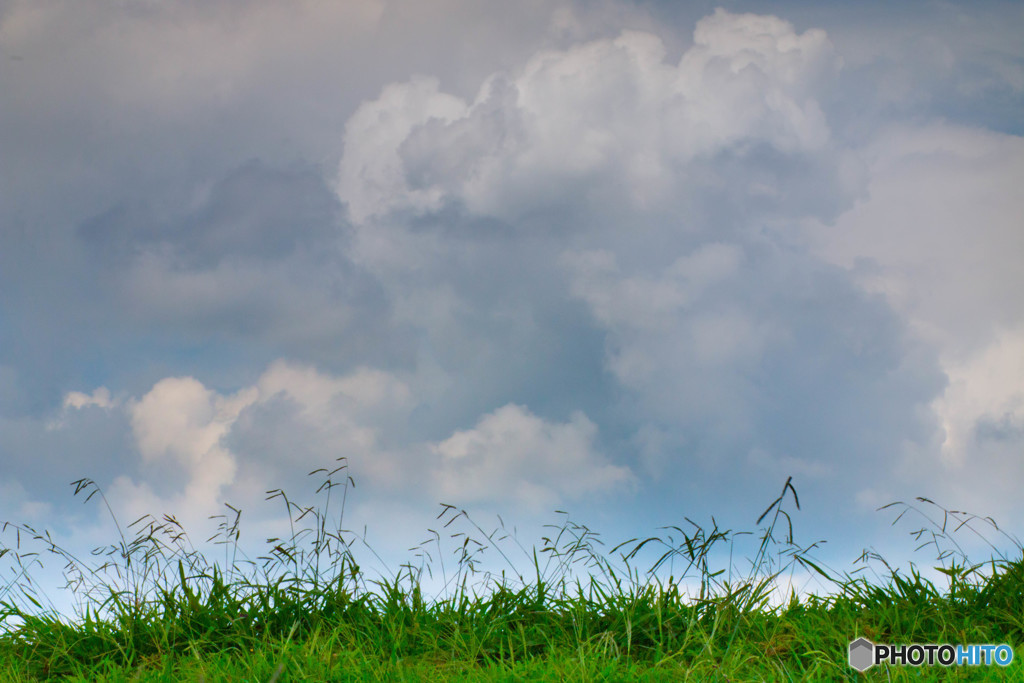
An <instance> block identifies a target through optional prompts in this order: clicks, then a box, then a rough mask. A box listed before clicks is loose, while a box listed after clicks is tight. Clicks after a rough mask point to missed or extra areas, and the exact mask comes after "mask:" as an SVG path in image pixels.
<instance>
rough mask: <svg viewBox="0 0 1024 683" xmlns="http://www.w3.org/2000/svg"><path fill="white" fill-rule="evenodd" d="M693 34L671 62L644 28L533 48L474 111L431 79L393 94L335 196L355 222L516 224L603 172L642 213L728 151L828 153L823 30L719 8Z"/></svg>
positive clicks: (374, 115) (370, 108)
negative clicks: (821, 95)
mask: <svg viewBox="0 0 1024 683" xmlns="http://www.w3.org/2000/svg"><path fill="white" fill-rule="evenodd" d="M694 37H695V44H694V46H693V47H692V48H691V49H689V50H688V51H687V52H686V53H685V54H684V55H683V57H682V59H681V61H680V62H679V64H678V65H671V64H669V63H667V62H666V61H665V48H664V46H663V45H662V43H661V41H660V39H659V38H657V37H656V36H654V35H652V34H649V33H643V32H637V31H626V32H624V33H622V34H621V35H620V36H619V37H617V38H614V39H605V40H597V41H593V42H589V43H584V44H580V45H576V46H574V47H572V48H570V49H568V50H564V51H542V52H539V53H537V54H535V55H534V56H533V57H532V58H531V59H530V60H529V61H527V62H526V63H525V64H524V65H523V66H522V67H520V68H518V69H516V70H515V71H513V72H511V73H496V74H494V75H492V76H491V77H490V78H488V79H487V80H486V82H485V83H484V84H483V86H481V88H480V90H479V92H478V93H477V95H476V97H475V99H474V100H473V101H472V102H467V101H463V100H461V99H459V98H455V97H453V96H451V95H447V94H444V93H441V92H439V90H438V85H437V82H436V81H433V80H424V79H417V80H413V81H410V82H408V83H404V84H393V85H390V86H388V87H387V88H385V89H384V92H383V93H382V95H381V97H380V98H378V99H377V100H375V101H373V102H369V103H366V104H364V105H363V106H361V107H360V109H359V110H358V111H357V112H356V114H355V115H354V116H353V117H352V118H351V119H350V120H349V123H348V125H347V127H346V131H345V154H344V156H343V158H342V161H341V164H340V170H339V183H338V192H339V196H340V197H341V198H342V199H343V200H344V201H346V202H347V203H348V205H349V207H350V212H351V215H352V217H353V218H354V220H355V221H356V222H365V221H367V220H369V219H370V218H372V217H374V216H379V217H382V216H385V215H387V214H388V213H390V212H394V211H403V210H404V211H409V210H412V211H416V212H424V211H431V210H436V209H437V208H439V207H440V206H441V205H442V204H443V203H444V202H450V201H455V202H459V203H461V204H462V205H464V206H465V207H467V208H468V209H469V210H470V211H472V212H475V213H478V214H486V215H493V216H497V217H500V218H506V219H515V218H517V217H522V216H524V215H527V214H529V213H530V212H532V211H536V210H537V209H539V208H543V207H545V206H548V205H551V204H557V203H559V202H560V201H563V200H564V196H565V195H566V194H569V195H573V194H578V193H579V192H580V191H583V192H585V191H586V188H587V187H590V186H593V184H594V183H595V182H598V181H599V180H600V178H601V177H602V176H604V175H608V174H611V175H613V176H614V177H615V179H616V180H615V182H612V183H609V185H608V188H607V189H608V190H614V189H615V188H617V187H619V186H622V187H625V188H626V194H625V197H623V199H624V200H625V201H628V202H631V203H633V204H635V205H636V206H640V207H643V206H647V205H649V204H651V203H652V202H655V203H656V202H658V201H659V200H662V199H664V198H665V197H666V196H670V195H671V191H672V190H673V188H674V186H675V184H676V183H679V182H685V180H686V176H685V173H683V174H680V168H679V167H680V165H683V164H686V163H687V162H689V161H691V160H693V159H695V158H698V157H708V156H710V155H713V154H715V153H716V152H717V151H720V150H722V149H725V148H727V147H729V146H732V145H737V144H741V143H743V142H745V141H753V142H757V143H762V144H768V145H771V146H772V147H774V148H776V149H778V150H779V151H781V152H782V153H784V154H791V153H814V152H817V151H821V150H823V149H825V148H826V147H827V145H828V144H829V138H830V134H829V130H828V126H827V124H826V121H825V118H824V115H823V114H822V112H821V109H820V107H819V106H818V104H817V102H816V100H815V98H814V92H815V86H816V84H817V83H818V82H819V81H820V80H821V79H822V78H823V77H824V76H825V75H828V74H831V73H833V72H834V71H835V69H837V68H838V64H839V62H838V60H837V58H836V57H835V56H834V55H833V53H832V48H831V45H830V43H829V41H828V38H827V36H826V35H825V34H824V32H822V31H818V30H814V31H808V32H805V33H803V34H797V33H796V32H795V30H794V29H793V27H792V25H790V24H788V23H787V22H784V21H782V20H779V19H776V18H774V17H757V16H753V15H734V14H730V13H728V12H724V11H721V10H720V11H718V12H716V13H715V14H714V15H712V16H710V17H707V18H705V19H703V20H701V21H700V22H699V23H698V25H697V30H696V32H695V34H694ZM570 188H571V191H569V192H568V193H567V190H570ZM581 188H582V189H581ZM615 191H618V190H615ZM592 198H593V199H596V198H597V195H593V196H592Z"/></svg>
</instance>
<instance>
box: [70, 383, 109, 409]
mask: <svg viewBox="0 0 1024 683" xmlns="http://www.w3.org/2000/svg"><path fill="white" fill-rule="evenodd" d="M86 406H97V407H99V408H111V407H113V406H114V402H113V401H112V400H111V399H110V390H109V389H107V388H106V387H100V388H98V389H96V390H95V391H93V392H92V394H91V395H90V394H83V393H82V392H80V391H69V392H68V393H67V395H65V396H64V408H75V409H76V410H80V409H82V408H84V407H86Z"/></svg>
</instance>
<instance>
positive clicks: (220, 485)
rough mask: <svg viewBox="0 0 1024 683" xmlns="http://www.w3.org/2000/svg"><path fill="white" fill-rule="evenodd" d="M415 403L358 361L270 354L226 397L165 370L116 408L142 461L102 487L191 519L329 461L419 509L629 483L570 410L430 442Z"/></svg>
mask: <svg viewBox="0 0 1024 683" xmlns="http://www.w3.org/2000/svg"><path fill="white" fill-rule="evenodd" d="M69 400H76V399H75V398H73V397H72V398H69ZM421 400H422V397H417V396H415V395H414V394H413V393H412V391H411V387H410V385H409V384H407V383H406V382H405V381H403V380H401V379H399V378H398V377H396V376H395V375H393V374H390V373H386V372H382V371H377V370H370V369H365V368H364V369H359V370H356V371H353V372H351V373H349V374H347V375H343V376H334V375H330V374H326V373H322V372H320V371H317V370H316V369H314V368H313V367H311V366H307V365H300V364H295V363H289V362H285V361H276V362H274V363H272V364H271V365H270V366H269V367H268V368H266V370H265V371H264V372H263V373H262V375H261V376H260V377H259V379H258V380H257V381H256V382H255V383H254V384H253V385H251V386H247V387H243V388H242V389H240V390H239V391H237V392H235V393H233V394H227V395H225V394H220V393H218V392H216V391H214V390H212V389H209V388H207V387H206V386H204V385H203V384H202V383H201V382H200V381H198V380H197V379H195V378H191V377H168V378H165V379H162V380H160V381H159V382H157V383H156V384H155V385H154V386H153V387H152V389H150V390H149V391H148V392H147V393H146V394H145V395H143V396H142V397H141V398H140V399H138V400H132V401H129V402H128V403H127V404H126V406H125V408H124V409H125V411H126V412H127V413H128V415H129V416H130V420H131V435H132V440H133V443H134V447H135V450H136V452H137V453H138V455H139V457H140V458H141V464H140V468H139V470H138V474H136V475H131V476H130V475H120V476H117V477H116V478H115V479H114V481H113V484H112V485H111V488H110V491H109V492H108V496H109V498H110V499H111V500H112V501H115V504H116V505H118V506H120V508H121V509H123V510H125V511H126V513H125V514H127V515H128V516H131V517H132V518H133V519H134V518H136V517H138V516H141V515H143V514H145V513H147V512H148V513H154V512H158V511H167V512H172V513H173V514H176V515H178V516H179V519H180V520H181V521H182V522H183V523H188V524H191V525H193V526H201V525H202V524H204V520H205V519H206V518H207V517H208V516H210V515H212V514H215V513H216V512H217V511H218V510H219V508H220V506H221V505H222V504H223V502H225V501H228V502H232V504H234V505H236V506H240V505H245V506H247V507H253V506H254V504H256V503H258V500H259V498H260V497H262V496H261V494H262V493H263V491H264V489H265V488H266V486H267V484H266V483H267V482H273V483H274V487H280V488H284V489H285V490H288V491H296V490H301V489H304V488H305V486H304V485H305V484H306V482H305V480H306V478H307V477H306V473H307V472H309V471H312V470H314V469H317V468H320V467H324V466H328V465H331V464H332V463H333V462H334V461H335V460H336V459H337V458H339V457H343V458H344V460H345V462H346V465H347V467H348V472H349V473H350V474H351V475H352V476H353V477H354V478H355V480H356V481H358V482H359V485H360V488H361V489H363V490H366V491H369V492H370V493H369V494H368V495H371V496H372V497H374V499H375V500H381V499H384V500H387V499H392V498H393V499H396V500H397V499H406V500H408V499H409V497H410V496H411V497H413V498H415V499H417V500H420V501H421V502H422V503H423V504H424V505H425V506H427V507H429V506H431V505H432V504H434V503H436V502H437V501H438V500H440V499H442V498H443V499H444V500H446V501H450V502H453V503H455V504H470V503H483V502H490V503H495V504H511V505H514V506H517V507H522V508H523V509H525V510H529V511H532V512H541V511H548V509H547V508H549V507H550V506H554V505H558V504H560V503H562V502H564V501H571V500H580V499H581V498H582V497H583V496H585V495H592V494H605V493H610V492H614V491H621V490H629V489H630V488H631V487H632V486H633V485H634V484H635V479H634V477H633V475H632V473H631V472H630V470H629V468H627V467H624V466H619V465H614V464H612V463H611V462H609V460H608V459H607V458H606V457H604V456H603V455H602V454H601V453H600V452H599V450H598V448H597V446H596V444H595V440H596V436H597V426H596V425H595V424H594V423H593V422H592V421H590V420H589V419H588V418H587V417H586V416H585V415H584V414H583V413H582V412H575V413H574V414H573V415H571V416H570V418H569V420H568V421H567V422H564V423H560V422H555V421H549V420H545V419H543V418H540V417H538V416H536V415H534V414H533V413H531V412H530V411H529V410H528V409H527V408H525V407H523V406H518V405H514V404H509V405H506V406H504V407H502V408H499V409H498V410H496V411H494V412H493V413H489V414H487V415H484V416H482V417H481V418H480V419H479V420H478V422H477V424H476V426H475V427H473V428H472V429H470V430H465V431H458V430H457V431H455V432H453V433H451V434H450V435H449V436H448V437H447V438H445V439H442V440H439V441H434V442H429V441H424V440H421V439H417V438H416V434H414V433H409V432H408V430H405V431H404V432H403V430H402V427H401V424H402V423H403V422H405V421H406V420H407V419H408V416H409V414H410V412H411V411H412V410H413V409H415V408H416V407H417V405H418V403H419V402H420V401H421ZM188 524H186V526H188Z"/></svg>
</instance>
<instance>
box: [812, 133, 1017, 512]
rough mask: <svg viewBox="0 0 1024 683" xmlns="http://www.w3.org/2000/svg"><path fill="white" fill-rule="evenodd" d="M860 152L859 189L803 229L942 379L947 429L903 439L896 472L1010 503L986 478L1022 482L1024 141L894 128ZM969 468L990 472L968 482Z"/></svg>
mask: <svg viewBox="0 0 1024 683" xmlns="http://www.w3.org/2000/svg"><path fill="white" fill-rule="evenodd" d="M864 156H865V158H867V159H868V161H869V173H870V176H869V177H870V184H869V193H868V195H867V197H866V198H865V199H864V200H863V201H861V202H859V203H858V204H857V205H856V206H855V207H854V208H852V209H851V210H850V211H848V212H847V213H845V214H844V215H842V216H841V217H840V218H839V219H838V220H837V221H836V224H835V225H834V226H831V227H826V226H820V225H811V226H810V227H809V231H808V236H809V238H810V240H811V242H812V243H813V244H815V246H816V249H817V251H818V253H819V254H821V255H822V256H823V257H824V258H826V259H828V260H830V261H832V262H834V263H836V264H838V265H841V266H843V267H846V268H849V269H850V271H851V273H852V274H853V276H854V277H855V278H857V280H858V281H859V282H860V284H861V285H862V286H863V287H864V288H866V289H867V290H868V291H872V292H877V293H879V294H881V295H883V296H884V297H885V299H886V301H887V302H888V303H889V304H890V305H891V306H892V307H893V308H894V309H895V310H897V311H899V312H900V314H901V315H902V316H904V317H905V318H906V319H907V320H908V322H909V324H910V325H911V327H912V329H914V330H915V332H916V333H917V335H918V336H919V337H920V338H921V339H924V340H926V341H927V342H928V343H929V344H931V345H933V347H934V348H935V349H936V350H937V352H938V356H939V361H940V363H941V367H942V370H943V371H944V372H945V374H946V376H947V377H948V379H949V382H948V385H947V386H946V388H945V390H944V392H943V393H942V394H941V395H940V396H938V397H937V398H936V399H935V400H934V401H933V402H932V404H931V409H932V411H933V413H934V415H935V418H936V419H937V420H938V422H939V425H940V427H941V429H942V430H943V432H944V438H943V439H940V440H939V444H940V445H939V446H938V447H936V448H934V449H931V450H928V451H927V452H921V451H920V450H919V449H914V448H909V449H907V452H906V461H907V462H906V464H905V467H906V468H907V471H906V474H908V475H909V476H920V473H922V472H927V473H929V477H928V480H929V481H930V482H931V484H930V485H933V486H937V487H940V488H942V489H944V490H945V489H949V490H948V491H947V495H948V497H949V499H950V500H956V501H963V502H957V503H956V505H970V504H971V503H972V502H973V503H976V505H975V508H976V509H978V510H981V509H982V508H986V507H988V508H993V507H999V508H1000V509H1002V510H1007V509H1008V508H1006V507H1005V506H1006V505H1008V502H1009V500H1010V498H1011V497H1012V494H1010V493H1009V492H1008V491H1007V492H1006V493H1005V495H1003V494H998V495H996V494H994V488H993V487H994V484H995V483H996V482H1000V483H1001V482H1006V481H1017V480H1019V476H1020V471H1021V470H1020V467H1021V463H1022V460H1021V449H1022V448H1024V430H1022V429H1021V428H1020V425H1022V424H1024V394H1022V391H1021V387H1022V386H1024V361H1022V359H1024V354H1022V352H1021V349H1024V332H1022V330H1024V299H1022V298H1021V297H1020V292H1021V291H1022V290H1024V270H1022V269H1021V267H1020V260H1021V258H1020V257H1021V254H1024V230H1021V218H1020V217H1021V216H1022V215H1024V196H1022V195H1021V193H1020V191H1019V184H1020V183H1019V180H1018V179H1019V178H1022V177H1024V138H1021V137H1018V136H1012V135H1005V134H1000V133H994V132H990V131H983V130H978V129H971V128H966V127H963V126H954V125H950V124H941V123H936V124H930V125H925V126H918V127H911V126H908V125H901V126H896V127H893V128H890V129H887V130H884V131H882V132H881V133H880V134H879V135H878V137H877V139H876V140H875V141H874V142H873V143H872V144H871V145H869V146H868V147H867V149H866V150H865V151H864ZM999 425H1002V426H999ZM986 434H988V435H989V436H988V437H986V436H985V435H986ZM997 434H998V436H996V435H997ZM980 472H986V473H988V474H986V475H985V476H986V477H990V479H986V481H985V482H981V481H973V479H974V478H973V477H972V476H970V474H969V473H980ZM915 473H916V474H915ZM978 476H980V475H978ZM951 482H955V484H954V483H951ZM995 488H998V487H995ZM986 491H987V493H984V492H986Z"/></svg>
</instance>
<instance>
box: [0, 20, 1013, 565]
mask: <svg viewBox="0 0 1024 683" xmlns="http://www.w3.org/2000/svg"><path fill="white" fill-rule="evenodd" d="M769 10H770V12H771V14H763V13H764V12H768V11H769ZM751 12H753V13H751ZM1022 29H1024V7H1022V6H1021V5H1020V4H1018V3H983V2H971V3H953V2H941V3H940V2H908V3H900V4H899V5H898V6H894V5H892V4H891V3H856V4H854V3H811V2H780V3H772V4H771V5H765V4H763V3H742V2H736V3H728V2H726V3H722V4H721V5H720V6H719V5H716V4H713V3H658V2H627V1H625V0H623V1H615V0H606V1H602V2H571V1H569V0H551V1H549V0H530V1H528V2H520V3H501V2H469V1H467V0H436V1H431V2H411V1H408V2H406V1H401V0H399V1H391V0H367V1H366V2H352V3H318V2H296V3H276V2H263V1H259V2H251V3H235V2H227V1H224V2H221V1H219V0H215V1H212V2H209V1H207V2H201V3H200V2H183V3H87V2H86V3H76V4H75V5H74V6H71V5H68V4H66V3H58V2H50V1H48V0H44V1H38V0H36V1H32V2H29V1H6V2H0V93H2V94H0V150H2V152H0V157H2V159H3V160H2V162H0V468H2V469H0V519H3V520H9V521H17V522H25V523H29V524H32V525H34V526H38V527H48V528H51V529H53V530H54V532H55V534H56V535H57V536H58V537H59V538H61V539H64V540H65V541H66V542H67V543H69V544H73V543H79V544H81V543H90V542H92V543H104V542H109V541H110V540H111V538H110V531H111V529H110V527H109V525H108V524H107V523H106V521H105V517H104V516H103V514H101V510H99V509H98V508H96V507H93V506H82V504H81V501H80V500H76V499H73V498H72V497H71V495H70V489H69V488H68V486H67V483H68V482H70V481H71V480H74V479H78V478H80V477H90V478H92V479H94V480H96V481H97V482H98V483H99V484H100V485H101V486H102V487H103V489H104V491H105V492H106V494H107V496H108V498H109V500H110V502H111V504H112V506H113V507H114V508H115V510H116V511H117V512H118V513H119V516H120V517H121V518H122V519H125V520H127V519H135V518H136V517H138V516H140V515H141V514H144V513H153V514H157V515H159V514H163V513H171V514H175V515H177V516H178V517H179V519H182V520H183V521H184V522H186V524H187V525H188V526H190V528H196V529H205V528H207V527H208V526H209V522H208V520H207V517H208V516H210V515H215V514H218V513H220V512H222V511H223V510H224V507H223V505H224V503H226V502H227V503H231V504H233V505H234V506H236V507H240V508H242V509H244V510H246V517H245V524H248V525H251V526H250V527H249V528H250V529H252V531H251V537H253V538H258V537H261V536H264V535H266V536H269V535H273V534H272V530H274V529H279V528H280V523H281V519H280V518H279V517H278V516H277V513H278V512H279V510H274V509H271V506H268V505H266V504H264V503H263V498H264V492H265V491H266V490H267V489H271V488H275V487H278V486H281V487H284V488H286V489H287V490H293V491H298V492H303V491H305V492H307V493H308V489H309V482H308V481H307V478H306V476H305V474H306V472H308V471H310V470H313V469H315V468H317V467H322V466H325V465H329V464H330V463H331V462H332V461H333V460H334V458H336V457H339V456H345V457H347V458H348V463H349V466H350V471H351V474H352V475H353V476H354V478H355V480H356V482H357V487H358V488H357V493H356V495H355V497H354V498H353V499H352V501H351V507H350V509H349V512H348V514H349V518H348V519H349V523H350V524H351V526H352V527H353V528H359V527H362V526H363V525H364V524H365V525H367V526H368V527H369V530H370V535H371V538H372V539H373V540H374V543H375V546H376V547H378V548H379V549H380V552H381V553H382V555H383V556H386V557H388V558H398V557H402V555H403V553H404V552H405V549H407V548H408V547H410V546H411V545H412V544H414V543H415V542H417V541H419V540H422V537H423V535H424V530H425V529H426V528H428V526H430V524H431V523H432V520H433V517H434V515H435V514H436V512H437V511H438V507H437V505H438V503H442V502H443V503H450V504H453V505H457V506H460V507H465V508H467V509H469V510H471V511H472V512H474V514H476V515H478V516H479V517H480V518H481V519H492V518H494V516H495V515H498V514H500V515H502V516H503V518H504V519H511V520H518V521H519V522H520V523H521V524H522V525H523V526H524V528H525V527H529V526H530V525H532V524H539V523H543V522H546V521H551V519H552V514H553V511H554V510H556V509H564V510H569V511H571V512H572V514H573V515H574V517H575V518H578V519H580V520H582V521H586V522H587V523H588V524H590V525H591V526H593V527H594V528H596V529H597V530H599V531H602V532H603V533H604V534H605V535H606V536H607V537H608V539H609V540H611V541H613V542H614V541H616V540H622V539H625V538H628V537H631V536H636V535H644V534H648V533H651V532H653V531H654V530H655V529H656V528H657V527H659V526H663V525H668V524H678V523H681V520H682V518H683V516H688V517H690V518H691V519H700V520H709V519H710V517H711V516H712V515H714V516H715V518H716V519H717V520H722V521H723V523H724V524H725V525H727V526H731V527H733V528H737V529H750V528H753V522H754V520H755V519H756V517H757V515H758V514H759V513H760V512H761V511H762V509H763V508H764V507H765V505H766V504H767V503H768V502H770V501H771V500H772V498H774V496H775V495H777V492H778V490H779V489H780V487H781V486H782V483H783V482H784V481H785V480H786V478H787V477H789V476H792V477H793V481H794V484H795V485H796V487H797V490H798V492H799V493H800V495H801V502H802V503H803V510H802V512H801V513H799V514H798V515H797V516H796V517H795V518H794V521H795V522H796V524H797V526H796V531H797V533H798V536H799V537H800V539H801V540H804V541H806V542H810V541H813V540H817V539H826V540H828V545H827V551H826V555H827V557H828V559H829V561H830V562H832V564H833V565H835V566H837V567H840V568H846V567H848V566H849V563H850V562H852V561H853V560H854V559H855V558H856V557H857V556H858V555H859V554H860V552H861V550H862V549H863V548H865V547H867V546H874V547H877V548H880V549H888V550H890V551H892V552H899V549H904V550H906V549H907V548H908V547H909V546H911V545H912V543H911V542H910V541H909V540H907V539H906V538H905V531H906V530H903V529H895V530H894V529H891V528H890V526H889V524H890V522H891V521H892V515H887V513H879V512H877V511H876V508H878V507H879V506H881V505H884V504H886V503H888V502H891V501H895V500H906V501H909V500H912V499H913V498H914V497H915V496H927V497H929V498H932V499H934V500H936V501H937V502H940V503H942V504H944V505H945V506H946V507H948V508H955V509H967V510H970V511H973V512H977V513H980V514H983V515H992V516H993V517H994V518H995V519H997V520H998V521H1001V522H1002V523H1003V524H1005V525H1006V526H1007V528H1009V529H1010V530H1013V531H1017V532H1018V533H1019V531H1020V530H1019V529H1017V528H1015V527H1014V526H1013V523H1014V520H1019V519H1021V513H1022V512H1024V509H1022V506H1021V503H1020V496H1019V490H1020V486H1021V484H1024V303H1022V301H1024V299H1022V298H1021V296H1020V294H1019V292H1020V290H1021V286H1022V285H1024V275H1022V273H1024V270H1022V269H1021V268H1020V261H1021V257H1022V256H1024V225H1022V223H1021V216H1022V215H1024V195H1022V194H1021V193H1020V192H1019V187H1020V185H1021V181H1022V180H1024V138H1022V135H1024V129H1022V124H1021V122H1022V121H1024V116H1022V115H1024V46H1022V44H1021V42H1020V39H1019V36H1020V35H1021V31H1022ZM264 531H267V533H266V534H264V533H263V532H264ZM207 535H208V534H205V533H202V532H198V533H196V534H195V536H196V537H205V536H207Z"/></svg>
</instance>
